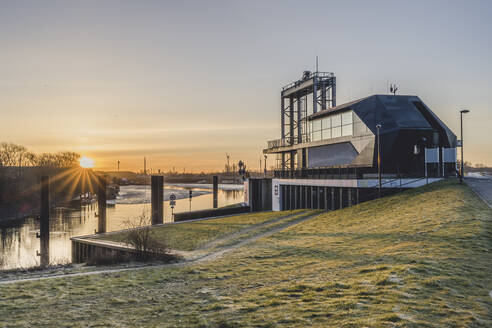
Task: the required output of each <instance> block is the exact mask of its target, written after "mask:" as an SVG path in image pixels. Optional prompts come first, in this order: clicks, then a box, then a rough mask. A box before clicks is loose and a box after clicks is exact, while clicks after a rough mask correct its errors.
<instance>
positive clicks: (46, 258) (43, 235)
mask: <svg viewBox="0 0 492 328" xmlns="http://www.w3.org/2000/svg"><path fill="white" fill-rule="evenodd" d="M40 218H41V222H40V236H39V237H40V241H41V245H40V246H41V247H40V248H41V252H40V254H39V255H40V256H41V266H42V267H47V266H48V265H49V264H50V177H48V176H42V177H41V217H40Z"/></svg>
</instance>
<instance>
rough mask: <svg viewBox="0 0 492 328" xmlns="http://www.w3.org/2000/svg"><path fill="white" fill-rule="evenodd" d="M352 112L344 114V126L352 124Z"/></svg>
mask: <svg viewBox="0 0 492 328" xmlns="http://www.w3.org/2000/svg"><path fill="white" fill-rule="evenodd" d="M352 122H353V120H352V111H348V112H345V113H342V125H346V124H352Z"/></svg>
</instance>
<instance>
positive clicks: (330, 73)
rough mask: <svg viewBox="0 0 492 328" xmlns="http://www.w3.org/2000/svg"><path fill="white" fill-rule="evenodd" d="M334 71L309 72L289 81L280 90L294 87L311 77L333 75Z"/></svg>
mask: <svg viewBox="0 0 492 328" xmlns="http://www.w3.org/2000/svg"><path fill="white" fill-rule="evenodd" d="M334 76H335V73H332V72H310V73H309V75H308V76H306V77H303V78H302V79H299V80H297V81H295V82H291V83H289V84H287V85H285V86H284V87H282V91H285V90H287V89H290V88H292V87H296V86H298V85H300V84H301V83H302V82H304V81H307V80H309V79H312V78H313V77H334Z"/></svg>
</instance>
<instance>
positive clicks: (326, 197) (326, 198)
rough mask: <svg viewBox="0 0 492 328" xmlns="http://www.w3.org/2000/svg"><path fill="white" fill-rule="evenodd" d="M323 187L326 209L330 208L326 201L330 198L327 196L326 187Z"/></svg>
mask: <svg viewBox="0 0 492 328" xmlns="http://www.w3.org/2000/svg"><path fill="white" fill-rule="evenodd" d="M324 189H325V210H327V211H328V210H329V209H330V205H329V203H328V200H329V199H330V198H329V197H328V187H324Z"/></svg>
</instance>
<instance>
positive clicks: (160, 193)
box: [150, 175, 164, 225]
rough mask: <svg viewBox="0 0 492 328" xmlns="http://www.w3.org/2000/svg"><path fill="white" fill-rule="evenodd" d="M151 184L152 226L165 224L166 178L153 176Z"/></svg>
mask: <svg viewBox="0 0 492 328" xmlns="http://www.w3.org/2000/svg"><path fill="white" fill-rule="evenodd" d="M150 182H151V189H150V191H151V196H150V198H151V202H152V204H151V211H152V225H154V224H160V223H163V222H164V207H163V201H164V177H163V176H162V175H153V176H151V178H150Z"/></svg>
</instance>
